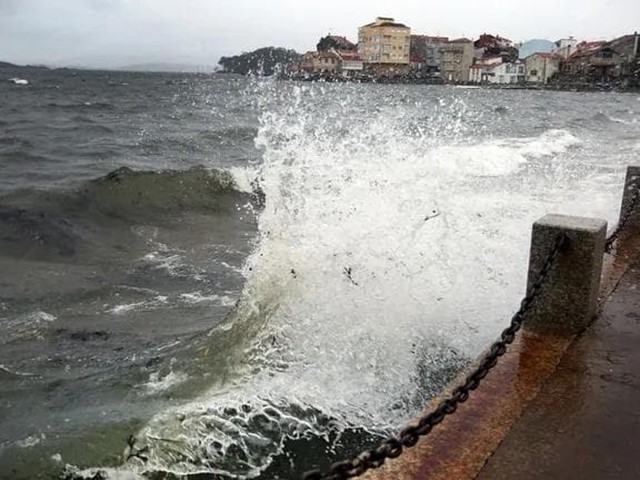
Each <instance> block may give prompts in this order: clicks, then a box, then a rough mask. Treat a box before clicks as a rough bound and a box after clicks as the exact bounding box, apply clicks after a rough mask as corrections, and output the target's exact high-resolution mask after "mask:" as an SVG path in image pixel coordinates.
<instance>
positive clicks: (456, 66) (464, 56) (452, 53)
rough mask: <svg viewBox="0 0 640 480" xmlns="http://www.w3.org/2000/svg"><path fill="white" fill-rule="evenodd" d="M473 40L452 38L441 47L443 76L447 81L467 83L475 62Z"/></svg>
mask: <svg viewBox="0 0 640 480" xmlns="http://www.w3.org/2000/svg"><path fill="white" fill-rule="evenodd" d="M473 51H474V49H473V42H472V41H471V40H469V39H468V38H458V39H456V40H450V41H449V42H447V43H445V44H444V45H442V47H441V52H442V70H441V73H440V74H441V76H442V78H443V80H444V81H445V82H450V83H466V82H468V81H469V69H470V68H471V65H472V64H473Z"/></svg>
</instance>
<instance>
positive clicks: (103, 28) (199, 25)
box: [0, 0, 640, 67]
mask: <svg viewBox="0 0 640 480" xmlns="http://www.w3.org/2000/svg"><path fill="white" fill-rule="evenodd" d="M376 16H392V17H395V18H396V20H398V21H400V22H403V23H406V24H407V25H409V26H410V27H411V28H412V32H413V33H419V34H430V35H445V36H449V37H459V36H463V35H464V36H467V37H470V38H472V37H477V36H478V35H479V34H481V33H483V32H487V33H496V34H500V35H502V36H505V37H507V38H510V39H512V40H527V39H531V38H547V39H550V40H556V39H558V38H560V37H565V36H568V35H573V36H575V37H576V38H578V39H609V38H612V37H615V36H619V35H622V34H625V33H632V32H633V31H634V30H640V0H536V1H529V0H509V1H507V0H482V1H480V0H457V1H448V2H447V1H444V2H433V1H427V0H414V1H407V0H395V1H389V0H384V1H383V0H347V1H345V0H339V1H338V0H315V1H313V2H305V1H303V0H0V61H1V60H5V61H10V62H15V63H44V64H49V65H86V66H103V67H115V66H119V65H127V64H135V63H157V62H168V63H192V64H202V65H206V64H208V65H212V64H215V63H217V60H218V58H219V57H220V56H221V55H231V54H235V53H240V52H243V51H249V50H253V49H255V48H258V47H261V46H283V47H287V48H294V49H296V50H298V51H301V52H302V51H305V50H309V49H313V48H315V44H316V42H317V41H318V38H319V37H320V36H323V35H325V34H327V33H328V32H332V33H334V34H337V35H345V36H347V37H348V38H349V39H351V40H352V41H355V40H356V39H357V31H358V26H360V25H363V24H365V23H368V22H370V21H372V20H373V18H374V17H376Z"/></svg>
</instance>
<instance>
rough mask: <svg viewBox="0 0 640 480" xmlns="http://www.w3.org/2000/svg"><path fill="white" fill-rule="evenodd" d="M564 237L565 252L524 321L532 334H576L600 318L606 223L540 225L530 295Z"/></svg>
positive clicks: (576, 220) (562, 220) (555, 219)
mask: <svg viewBox="0 0 640 480" xmlns="http://www.w3.org/2000/svg"><path fill="white" fill-rule="evenodd" d="M560 234H564V235H566V238H567V242H566V246H565V248H564V249H563V250H562V252H560V254H559V255H558V257H557V259H556V265H555V266H554V267H553V268H552V270H551V271H550V273H549V276H548V278H547V280H546V281H545V282H544V284H543V286H542V289H541V291H540V294H539V296H538V298H536V300H535V301H534V303H533V305H532V307H531V309H530V310H529V312H528V313H527V316H526V319H525V323H524V328H525V330H528V331H531V332H536V333H557V334H566V335H572V334H576V333H579V332H581V331H582V330H584V328H586V327H587V326H588V325H589V323H590V322H591V320H592V319H593V318H594V317H595V315H596V309H597V306H598V292H599V288H600V275H601V272H602V259H603V255H604V242H605V238H606V234H607V222H606V221H605V220H599V219H593V218H585V217H570V216H566V215H555V214H550V215H545V216H544V217H542V218H541V219H540V220H538V221H537V222H535V223H534V224H533V231H532V235H531V252H530V255H529V277H528V283H527V291H528V292H529V291H530V290H531V287H532V285H533V283H534V282H535V281H536V279H537V278H538V275H539V273H540V270H541V269H542V267H543V266H544V264H545V263H546V261H547V259H548V258H549V255H550V254H551V252H552V250H553V247H554V246H555V244H556V239H557V237H558V235H560Z"/></svg>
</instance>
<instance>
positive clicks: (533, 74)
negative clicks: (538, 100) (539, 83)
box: [529, 70, 538, 77]
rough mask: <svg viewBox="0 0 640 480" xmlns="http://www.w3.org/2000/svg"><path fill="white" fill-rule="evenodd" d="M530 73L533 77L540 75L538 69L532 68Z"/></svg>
mask: <svg viewBox="0 0 640 480" xmlns="http://www.w3.org/2000/svg"><path fill="white" fill-rule="evenodd" d="M529 75H531V76H532V77H537V76H538V70H530V71H529Z"/></svg>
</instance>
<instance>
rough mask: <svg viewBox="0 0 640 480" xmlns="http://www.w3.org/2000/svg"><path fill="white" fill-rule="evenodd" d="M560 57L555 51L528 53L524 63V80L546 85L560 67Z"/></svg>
mask: <svg viewBox="0 0 640 480" xmlns="http://www.w3.org/2000/svg"><path fill="white" fill-rule="evenodd" d="M560 60H562V57H561V56H560V55H558V54H555V53H534V54H533V55H529V56H528V57H527V58H526V59H525V61H524V63H525V81H526V82H527V83H537V84H541V85H546V84H547V83H548V82H549V79H550V78H551V77H552V76H553V75H555V74H556V72H557V71H558V69H559V68H560Z"/></svg>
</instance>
